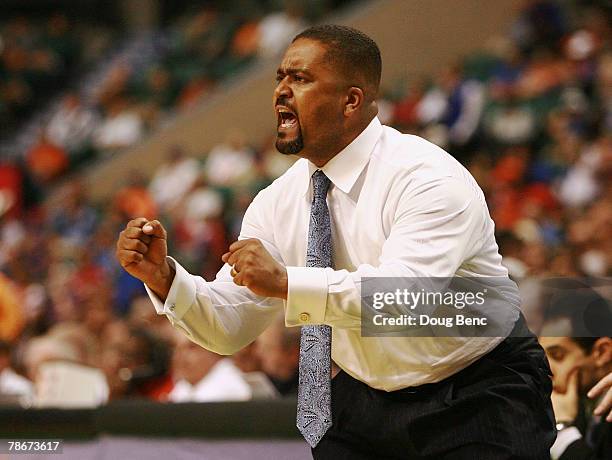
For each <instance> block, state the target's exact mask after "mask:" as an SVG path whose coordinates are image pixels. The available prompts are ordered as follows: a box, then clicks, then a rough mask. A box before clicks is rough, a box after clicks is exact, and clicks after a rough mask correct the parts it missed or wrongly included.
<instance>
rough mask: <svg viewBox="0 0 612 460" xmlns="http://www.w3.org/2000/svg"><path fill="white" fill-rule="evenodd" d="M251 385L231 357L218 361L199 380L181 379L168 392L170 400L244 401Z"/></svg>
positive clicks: (248, 396) (249, 394) (248, 395)
mask: <svg viewBox="0 0 612 460" xmlns="http://www.w3.org/2000/svg"><path fill="white" fill-rule="evenodd" d="M251 396H252V395H251V387H250V386H249V384H248V383H247V382H246V380H245V379H244V377H243V375H242V372H241V371H240V369H238V368H237V367H236V366H235V365H234V363H233V362H232V360H231V359H229V358H225V359H222V360H220V361H218V362H217V363H216V364H215V365H214V366H213V367H212V368H211V369H210V371H209V372H208V374H206V375H205V376H204V377H203V378H202V379H201V380H200V381H199V382H197V383H196V384H195V385H192V384H191V383H189V382H188V381H187V380H185V379H181V380H179V381H178V382H176V384H175V385H174V388H172V391H171V392H170V393H168V400H169V401H172V402H212V401H246V400H249V399H251Z"/></svg>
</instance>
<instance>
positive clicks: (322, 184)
mask: <svg viewBox="0 0 612 460" xmlns="http://www.w3.org/2000/svg"><path fill="white" fill-rule="evenodd" d="M330 184H331V181H330V180H329V177H327V176H326V175H325V173H324V172H323V171H321V170H320V169H317V170H316V171H315V172H314V174H313V175H312V189H313V194H314V197H315V198H325V197H326V196H327V190H329V185H330Z"/></svg>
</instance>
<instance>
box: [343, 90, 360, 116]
mask: <svg viewBox="0 0 612 460" xmlns="http://www.w3.org/2000/svg"><path fill="white" fill-rule="evenodd" d="M364 101H365V95H364V94H363V90H362V89H361V88H359V87H358V86H351V87H350V88H349V90H348V93H347V95H346V101H345V103H344V116H345V117H349V116H351V115H353V114H354V113H355V112H357V111H358V110H360V108H361V106H362V105H363V103H364Z"/></svg>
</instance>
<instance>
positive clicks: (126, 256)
mask: <svg viewBox="0 0 612 460" xmlns="http://www.w3.org/2000/svg"><path fill="white" fill-rule="evenodd" d="M117 258H118V259H119V262H120V263H121V265H122V266H123V267H125V266H127V265H130V264H137V263H139V262H142V260H143V259H144V256H143V255H142V254H141V253H139V252H136V251H130V250H128V249H120V250H119V251H117Z"/></svg>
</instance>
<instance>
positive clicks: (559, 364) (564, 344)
mask: <svg viewBox="0 0 612 460" xmlns="http://www.w3.org/2000/svg"><path fill="white" fill-rule="evenodd" d="M539 340H540V344H541V345H542V348H544V351H545V352H546V356H547V357H548V362H549V363H550V369H551V370H552V372H553V389H554V390H555V391H557V392H559V393H562V394H565V392H566V390H567V383H568V380H569V376H570V374H571V373H572V372H573V371H578V372H580V369H581V368H582V366H583V365H584V363H585V360H586V358H587V355H586V353H585V352H584V350H583V349H582V348H581V347H580V346H579V345H578V344H577V343H576V342H574V341H573V340H572V339H571V338H570V337H544V336H542V337H540V339H539ZM579 377H580V376H579ZM583 378H584V377H583ZM580 386H581V387H582V386H583V385H580Z"/></svg>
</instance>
